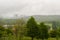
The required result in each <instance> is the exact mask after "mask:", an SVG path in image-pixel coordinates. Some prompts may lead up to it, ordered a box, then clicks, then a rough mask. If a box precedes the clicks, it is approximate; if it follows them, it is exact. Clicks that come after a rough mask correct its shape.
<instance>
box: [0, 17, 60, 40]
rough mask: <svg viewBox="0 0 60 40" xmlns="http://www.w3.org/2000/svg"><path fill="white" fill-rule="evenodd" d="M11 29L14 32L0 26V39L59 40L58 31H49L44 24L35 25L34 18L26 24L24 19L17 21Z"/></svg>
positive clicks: (59, 30) (59, 32)
mask: <svg viewBox="0 0 60 40" xmlns="http://www.w3.org/2000/svg"><path fill="white" fill-rule="evenodd" d="M13 28H14V30H12V29H10V28H8V29H5V28H4V27H2V26H0V39H1V38H2V37H6V36H7V37H8V36H9V35H13V36H14V37H16V40H22V38H23V37H31V40H34V38H36V39H37V40H40V39H41V40H48V38H56V40H59V39H58V38H59V37H60V29H52V30H51V31H49V29H48V26H47V25H45V23H44V22H40V24H37V22H36V21H35V19H34V17H31V18H30V19H29V20H28V21H27V22H25V21H24V19H22V20H17V21H16V24H14V27H13Z"/></svg>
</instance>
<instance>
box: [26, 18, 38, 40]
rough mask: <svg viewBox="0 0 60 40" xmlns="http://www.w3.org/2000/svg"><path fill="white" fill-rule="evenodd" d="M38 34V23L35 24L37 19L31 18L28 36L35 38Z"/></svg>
mask: <svg viewBox="0 0 60 40" xmlns="http://www.w3.org/2000/svg"><path fill="white" fill-rule="evenodd" d="M37 33H38V27H37V23H36V22H35V19H34V18H33V17H31V18H30V19H29V20H28V22H27V36H29V37H32V38H34V37H36V36H37ZM32 40H33V39H32Z"/></svg>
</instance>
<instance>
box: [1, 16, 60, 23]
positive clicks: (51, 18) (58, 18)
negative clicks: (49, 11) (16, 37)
mask: <svg viewBox="0 0 60 40" xmlns="http://www.w3.org/2000/svg"><path fill="white" fill-rule="evenodd" d="M30 17H31V16H23V17H21V16H20V17H17V18H18V19H19V18H23V19H24V20H26V21H27V20H28V19H29V18H30ZM33 17H34V18H35V20H36V21H37V22H52V21H57V22H60V15H33ZM15 21H16V19H15V18H10V19H2V18H1V19H0V23H1V22H4V23H10V24H11V23H12V24H13V23H15Z"/></svg>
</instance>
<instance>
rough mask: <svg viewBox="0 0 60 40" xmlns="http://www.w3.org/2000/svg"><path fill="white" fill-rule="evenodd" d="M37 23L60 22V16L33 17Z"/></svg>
mask: <svg viewBox="0 0 60 40" xmlns="http://www.w3.org/2000/svg"><path fill="white" fill-rule="evenodd" d="M33 17H34V18H35V19H36V21H38V22H40V21H60V15H33Z"/></svg>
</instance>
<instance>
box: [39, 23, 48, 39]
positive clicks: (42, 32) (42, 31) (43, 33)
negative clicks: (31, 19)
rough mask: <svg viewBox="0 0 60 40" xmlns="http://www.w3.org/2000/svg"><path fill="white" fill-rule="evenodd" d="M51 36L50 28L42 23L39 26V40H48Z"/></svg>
mask: <svg viewBox="0 0 60 40" xmlns="http://www.w3.org/2000/svg"><path fill="white" fill-rule="evenodd" d="M48 37H49V34H48V28H47V26H46V25H45V24H44V23H43V22H42V23H40V25H39V35H38V38H40V39H48Z"/></svg>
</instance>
